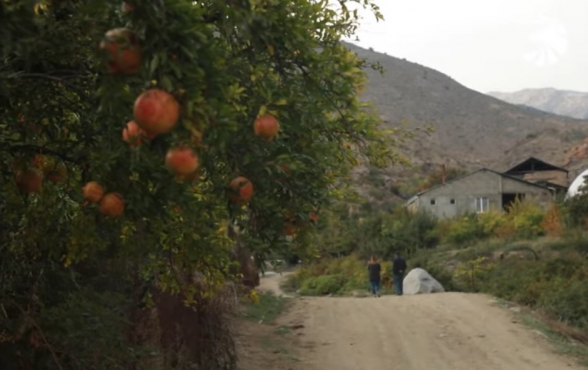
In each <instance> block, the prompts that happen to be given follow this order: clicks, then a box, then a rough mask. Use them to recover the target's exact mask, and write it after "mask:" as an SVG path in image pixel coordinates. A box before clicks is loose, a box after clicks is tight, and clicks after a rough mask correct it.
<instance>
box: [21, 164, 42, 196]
mask: <svg viewBox="0 0 588 370" xmlns="http://www.w3.org/2000/svg"><path fill="white" fill-rule="evenodd" d="M16 184H17V185H18V188H19V189H20V190H21V191H22V192H24V193H27V194H30V193H35V192H37V191H39V190H41V186H42V185H43V174H42V173H41V172H40V171H39V170H36V169H28V170H25V171H20V172H18V173H17V175H16Z"/></svg>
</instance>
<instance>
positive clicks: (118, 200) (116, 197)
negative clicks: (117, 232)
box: [99, 193, 125, 217]
mask: <svg viewBox="0 0 588 370" xmlns="http://www.w3.org/2000/svg"><path fill="white" fill-rule="evenodd" d="M99 209H100V212H102V213H103V214H105V215H106V216H109V217H118V216H121V215H122V214H123V213H124V211H125V203H124V200H123V198H122V196H121V195H120V194H118V193H108V194H106V195H104V196H103V197H102V200H101V201H100V206H99Z"/></svg>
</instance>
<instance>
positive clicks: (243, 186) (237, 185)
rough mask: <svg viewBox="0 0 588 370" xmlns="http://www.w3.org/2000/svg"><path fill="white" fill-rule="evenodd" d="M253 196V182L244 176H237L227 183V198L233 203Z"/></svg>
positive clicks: (245, 200)
mask: <svg viewBox="0 0 588 370" xmlns="http://www.w3.org/2000/svg"><path fill="white" fill-rule="evenodd" d="M251 197H253V184H252V183H251V181H249V180H248V179H247V178H246V177H243V176H239V177H236V178H234V179H233V181H231V183H230V184H229V199H230V200H231V201H232V202H233V203H246V202H249V201H250V200H251Z"/></svg>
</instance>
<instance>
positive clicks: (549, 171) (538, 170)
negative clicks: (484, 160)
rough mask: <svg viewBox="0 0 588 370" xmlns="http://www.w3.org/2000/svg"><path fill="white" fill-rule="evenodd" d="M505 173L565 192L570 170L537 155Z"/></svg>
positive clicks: (558, 191)
mask: <svg viewBox="0 0 588 370" xmlns="http://www.w3.org/2000/svg"><path fill="white" fill-rule="evenodd" d="M504 173H505V174H506V175H509V176H513V177H517V178H519V179H523V180H525V181H528V182H532V183H534V184H539V185H544V186H547V187H549V188H553V189H554V190H555V191H556V192H557V193H565V192H566V191H567V189H568V185H569V182H568V181H569V179H568V176H569V171H568V170H566V169H565V168H561V167H558V166H554V165H552V164H549V163H547V162H545V161H542V160H541V159H537V158H535V157H530V158H528V159H527V160H525V161H523V162H521V163H519V164H517V165H516V166H514V167H512V168H510V169H508V170H507V171H505V172H504Z"/></svg>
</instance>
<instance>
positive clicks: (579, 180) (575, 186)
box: [566, 170, 588, 199]
mask: <svg viewBox="0 0 588 370" xmlns="http://www.w3.org/2000/svg"><path fill="white" fill-rule="evenodd" d="M586 177H588V170H584V171H582V173H581V174H579V175H578V176H577V177H576V178H575V179H574V181H572V185H570V188H569V189H568V192H567V194H566V199H567V198H573V197H575V196H576V195H578V194H581V193H582V191H580V189H581V188H582V187H584V184H585V182H586ZM582 190H584V189H582Z"/></svg>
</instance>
